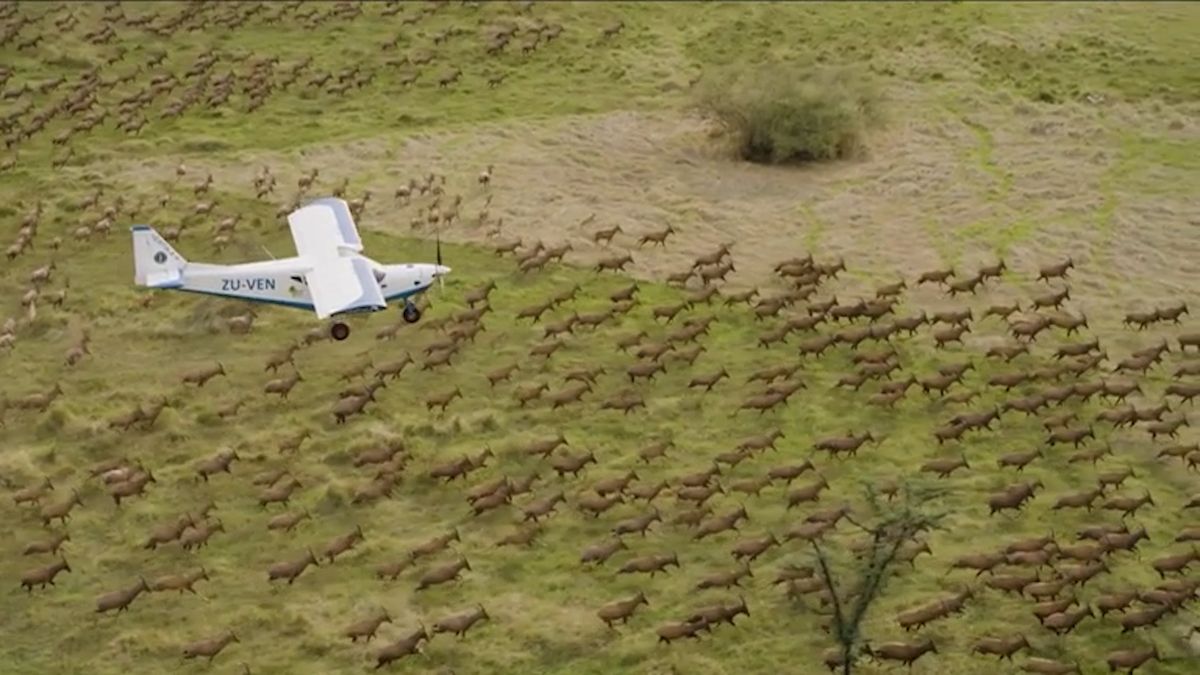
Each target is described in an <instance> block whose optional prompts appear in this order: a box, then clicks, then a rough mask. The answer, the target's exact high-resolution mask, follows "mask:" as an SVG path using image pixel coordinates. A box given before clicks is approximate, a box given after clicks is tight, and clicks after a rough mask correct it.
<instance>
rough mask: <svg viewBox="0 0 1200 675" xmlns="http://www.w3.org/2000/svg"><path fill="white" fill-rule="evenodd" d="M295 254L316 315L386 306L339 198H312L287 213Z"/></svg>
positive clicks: (324, 317) (351, 220)
mask: <svg viewBox="0 0 1200 675" xmlns="http://www.w3.org/2000/svg"><path fill="white" fill-rule="evenodd" d="M288 226H289V227H290V228H291V230H292V240H293V241H295V242H296V255H297V256H298V257H299V258H300V259H301V260H303V261H304V262H305V263H306V264H308V265H311V270H310V271H308V272H306V273H305V274H304V275H303V276H304V278H305V281H306V282H307V283H308V290H309V293H310V294H311V296H312V301H313V309H315V310H316V312H317V318H318V319H326V318H328V317H330V316H333V315H334V314H340V313H343V312H353V311H376V310H381V309H386V308H387V301H386V300H384V297H383V289H381V288H380V287H379V282H377V281H376V280H375V275H374V273H373V271H372V269H371V265H370V264H369V263H368V262H367V260H366V259H365V258H363V257H362V256H360V255H358V253H359V252H360V251H362V239H360V238H359V236H358V228H357V227H355V225H354V218H353V217H352V216H351V215H350V209H349V208H348V207H347V206H346V202H344V201H342V200H341V199H333V198H331V199H318V200H316V201H314V202H312V203H310V204H308V205H307V206H305V207H304V208H301V209H298V210H296V211H293V212H292V213H291V214H290V215H288Z"/></svg>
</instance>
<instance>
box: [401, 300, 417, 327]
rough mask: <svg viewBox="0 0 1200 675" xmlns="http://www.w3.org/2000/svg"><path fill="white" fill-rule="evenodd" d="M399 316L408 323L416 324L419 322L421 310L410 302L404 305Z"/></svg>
mask: <svg viewBox="0 0 1200 675" xmlns="http://www.w3.org/2000/svg"><path fill="white" fill-rule="evenodd" d="M400 316H402V317H404V320H405V321H406V322H408V323H416V322H418V321H420V320H421V310H420V308H418V307H417V306H416V305H414V304H413V303H411V302H406V303H404V309H403V310H401V312H400Z"/></svg>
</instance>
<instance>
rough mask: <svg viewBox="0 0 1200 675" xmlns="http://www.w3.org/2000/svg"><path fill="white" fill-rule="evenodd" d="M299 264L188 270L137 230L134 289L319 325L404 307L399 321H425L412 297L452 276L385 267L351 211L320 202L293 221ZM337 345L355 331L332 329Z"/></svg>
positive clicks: (414, 266) (425, 267)
mask: <svg viewBox="0 0 1200 675" xmlns="http://www.w3.org/2000/svg"><path fill="white" fill-rule="evenodd" d="M287 220H288V226H289V227H290V228H291V231H292V240H293V241H295V243H296V256H295V257H292V258H282V259H277V260H265V261H260V262H251V263H243V264H239V265H214V264H208V263H195V262H188V261H187V260H185V259H184V257H183V256H181V255H179V253H178V252H176V251H175V249H174V248H172V247H171V245H170V244H168V243H167V242H166V240H164V239H163V238H162V237H161V236H160V235H159V234H158V232H156V231H155V230H154V229H153V228H151V227H148V226H146V225H135V226H133V227H132V228H130V229H131V230H132V231H133V265H134V281H135V282H136V283H137V285H138V286H142V287H145V288H154V289H169V290H176V291H188V292H191V293H204V294H207V295H217V296H221V297H226V298H237V299H240V300H252V301H255V302H266V303H271V304H276V305H284V306H286V307H299V308H303V309H310V310H314V311H315V312H316V313H317V318H318V319H322V320H323V319H326V318H329V317H336V316H340V315H342V314H351V313H357V312H378V311H381V310H385V309H387V304H388V302H390V301H393V300H403V301H404V309H403V310H402V316H403V317H404V320H405V321H407V322H409V323H415V322H417V321H419V320H420V319H421V311H420V309H419V308H418V307H417V306H416V305H415V304H414V303H413V297H414V296H416V295H418V294H420V293H423V292H425V291H427V290H429V288H430V286H432V285H433V282H434V280H435V279H438V278H439V277H442V276H444V275H446V274H449V273H450V268H449V267H446V266H444V265H442V245H441V240H440V239H439V240H438V242H437V264H433V265H431V264H428V263H401V264H397V265H382V264H380V263H377V262H375V261H374V260H371V259H370V258H368V257H366V256H364V255H362V250H363V246H362V240H361V239H360V238H359V236H358V228H357V227H355V225H354V218H353V217H352V216H351V214H350V208H349V207H348V206H347V205H346V202H345V201H343V200H341V199H335V198H327V199H318V200H316V201H313V202H311V203H309V204H307V205H305V206H304V207H302V208H300V209H297V210H295V211H293V212H292V213H291V214H289V215H288V218H287ZM330 335H331V336H332V337H333V339H335V340H345V339H346V338H347V337H348V336H349V335H350V327H349V326H347V325H346V324H344V323H342V322H340V321H338V322H335V323H334V324H333V325H332V326H331V327H330Z"/></svg>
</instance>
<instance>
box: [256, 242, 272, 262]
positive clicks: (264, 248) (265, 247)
mask: <svg viewBox="0 0 1200 675" xmlns="http://www.w3.org/2000/svg"><path fill="white" fill-rule="evenodd" d="M259 246H262V250H263V253H266V254H267V257H268V258H270V259H271V260H276V258H275V256H273V255H271V252H270V251H268V250H267V245H266V244H259Z"/></svg>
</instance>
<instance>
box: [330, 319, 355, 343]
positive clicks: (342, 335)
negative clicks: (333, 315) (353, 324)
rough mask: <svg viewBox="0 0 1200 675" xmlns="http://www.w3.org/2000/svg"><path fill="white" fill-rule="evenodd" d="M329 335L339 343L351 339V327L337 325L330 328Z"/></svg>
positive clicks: (342, 324)
mask: <svg viewBox="0 0 1200 675" xmlns="http://www.w3.org/2000/svg"><path fill="white" fill-rule="evenodd" d="M329 335H330V336H331V337H332V338H333V339H334V340H337V341H338V342H341V341H342V340H345V339H346V338H348V337H350V326H347V325H346V324H344V323H335V324H333V325H332V326H330V327H329Z"/></svg>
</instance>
